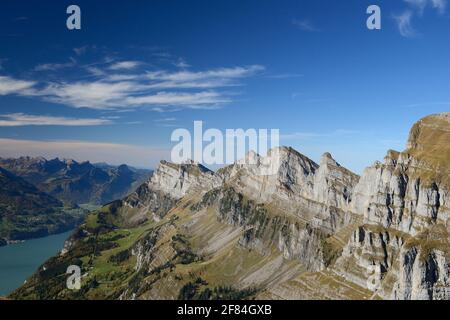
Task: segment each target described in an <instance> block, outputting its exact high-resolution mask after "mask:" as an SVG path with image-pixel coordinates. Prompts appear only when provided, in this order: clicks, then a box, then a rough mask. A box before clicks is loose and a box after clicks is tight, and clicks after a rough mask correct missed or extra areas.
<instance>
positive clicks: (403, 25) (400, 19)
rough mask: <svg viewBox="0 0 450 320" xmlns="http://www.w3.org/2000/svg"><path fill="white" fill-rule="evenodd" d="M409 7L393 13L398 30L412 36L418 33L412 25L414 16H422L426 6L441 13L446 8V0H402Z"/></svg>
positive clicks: (403, 34)
mask: <svg viewBox="0 0 450 320" xmlns="http://www.w3.org/2000/svg"><path fill="white" fill-rule="evenodd" d="M403 1H404V2H405V3H406V4H407V5H408V6H409V8H407V9H405V10H404V11H403V12H402V13H400V14H397V15H394V16H393V17H394V20H395V22H396V24H397V28H398V31H399V32H400V34H401V35H402V36H403V37H406V38H413V37H415V36H417V35H418V33H417V32H416V30H415V29H414V27H413V25H412V20H413V18H414V17H422V16H423V15H424V12H425V10H426V9H427V8H432V9H433V10H435V11H437V12H438V13H439V14H443V13H445V11H446V8H447V0H403Z"/></svg>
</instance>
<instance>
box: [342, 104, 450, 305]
mask: <svg viewBox="0 0 450 320" xmlns="http://www.w3.org/2000/svg"><path fill="white" fill-rule="evenodd" d="M449 141H450V117H449V113H444V114H439V115H433V116H429V117H427V118H424V119H422V120H420V121H419V122H418V123H416V124H415V125H414V126H413V128H412V129H411V133H410V136H409V139H408V147H407V149H406V150H405V151H404V152H396V151H388V153H387V155H386V157H385V159H384V162H383V163H380V162H376V163H375V164H374V165H373V166H371V167H369V168H367V169H366V170H365V171H364V174H363V175H362V177H361V179H360V181H359V183H358V184H357V185H356V187H355V189H354V194H353V200H354V201H353V203H352V205H351V207H350V209H351V210H352V211H353V212H355V213H358V214H361V215H362V216H363V217H364V225H363V226H361V227H359V229H358V230H355V231H354V233H353V235H352V237H351V238H350V240H349V242H348V243H347V245H346V246H345V247H344V249H343V254H342V257H340V258H339V259H338V260H337V262H336V266H335V268H336V270H337V272H338V273H339V274H340V275H342V276H344V277H345V278H346V279H348V280H350V281H353V282H355V283H358V284H359V285H361V286H364V285H365V286H368V281H370V280H369V278H371V280H374V279H375V278H378V279H377V281H378V282H379V286H376V287H374V291H375V292H376V293H377V294H378V295H379V296H381V297H384V298H390V299H449V296H450V278H449V269H448V267H449V262H450V233H449V230H450V223H449V217H450V209H449V207H450V205H449V203H450V196H449V190H450V188H449V187H450V185H449V175H450V172H449V171H450V152H449V150H450V144H449ZM350 264H354V267H351V266H350ZM375 270H377V271H376V272H377V274H376V275H373V274H371V273H373V272H374V271H375ZM369 286H370V285H369Z"/></svg>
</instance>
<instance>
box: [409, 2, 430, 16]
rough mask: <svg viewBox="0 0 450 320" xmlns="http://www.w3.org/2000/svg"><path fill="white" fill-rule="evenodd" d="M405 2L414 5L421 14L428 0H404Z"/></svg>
mask: <svg viewBox="0 0 450 320" xmlns="http://www.w3.org/2000/svg"><path fill="white" fill-rule="evenodd" d="M404 1H405V2H406V3H408V4H409V5H411V6H412V7H414V8H415V9H417V10H418V11H419V13H420V14H423V12H424V10H425V8H426V6H427V5H428V1H429V0H404Z"/></svg>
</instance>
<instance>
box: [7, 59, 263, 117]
mask: <svg viewBox="0 0 450 320" xmlns="http://www.w3.org/2000/svg"><path fill="white" fill-rule="evenodd" d="M143 65H144V64H143V63H138V62H136V63H135V62H132V61H131V60H130V61H121V62H113V61H110V60H108V61H105V62H103V63H102V64H91V65H87V66H84V68H77V69H80V70H85V72H87V73H88V75H90V76H88V77H84V79H83V80H78V81H77V80H75V81H74V80H71V81H69V80H62V81H55V80H51V81H46V82H37V81H26V80H18V79H14V78H12V77H0V95H8V94H16V95H22V96H27V97H34V98H38V99H42V100H45V101H49V102H53V103H58V104H63V105H66V106H70V107H74V108H91V109H98V110H105V109H111V110H112V109H114V110H126V109H133V108H140V107H151V108H153V110H155V111H161V110H166V109H167V108H169V109H171V110H173V109H174V108H180V109H183V108H191V109H193V108H195V109H215V108H218V107H220V106H221V105H223V104H226V103H229V102H231V101H232V99H231V97H230V94H229V93H226V92H224V91H223V90H221V88H224V87H227V86H239V85H242V83H241V81H242V80H243V79H244V78H249V77H251V76H254V75H256V74H257V73H259V72H261V71H263V70H264V67H263V66H260V65H250V66H244V67H242V66H238V67H230V68H217V69H210V70H204V71H187V70H178V71H169V70H164V69H162V70H156V71H147V70H142V69H143V68H141V66H143ZM62 67H64V66H62V65H58V64H48V65H42V66H41V68H40V69H41V70H43V71H45V70H47V71H53V70H55V69H58V68H62ZM135 68H138V69H139V70H134V69H135ZM86 78H87V79H88V80H86Z"/></svg>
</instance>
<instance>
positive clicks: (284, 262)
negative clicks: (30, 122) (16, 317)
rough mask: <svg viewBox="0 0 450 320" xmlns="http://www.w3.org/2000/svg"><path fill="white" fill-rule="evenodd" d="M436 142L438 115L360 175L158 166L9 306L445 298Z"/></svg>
mask: <svg viewBox="0 0 450 320" xmlns="http://www.w3.org/2000/svg"><path fill="white" fill-rule="evenodd" d="M449 141H450V113H444V114H439V115H432V116H429V117H427V118H424V119H422V120H421V121H419V122H418V123H416V124H415V125H414V127H413V128H412V130H411V133H410V137H409V140H408V146H407V149H406V150H404V151H403V152H396V151H392V150H390V151H388V152H387V155H386V157H385V159H384V162H378V161H377V162H375V163H374V164H373V165H372V166H370V167H368V168H367V169H366V170H365V171H364V173H363V174H362V176H361V177H359V176H358V175H356V174H354V173H352V172H350V171H349V170H347V169H345V168H344V167H342V166H341V165H339V164H338V163H337V162H336V161H335V160H334V159H333V158H332V157H331V155H330V154H329V153H325V154H324V155H323V156H322V159H321V161H320V163H319V164H317V163H315V162H314V161H312V160H311V159H309V158H307V157H306V156H304V155H302V154H300V153H299V152H297V151H295V150H293V149H292V148H286V147H281V148H275V149H273V150H271V151H270V152H269V154H268V155H267V156H266V157H260V156H258V155H256V154H255V153H249V154H248V157H253V158H255V159H256V160H257V161H256V163H257V164H256V165H249V164H247V163H246V162H245V161H238V162H237V163H235V164H233V165H230V166H228V167H225V168H223V169H220V170H218V171H217V172H212V171H209V170H207V169H206V168H204V167H202V166H200V165H197V164H195V163H189V164H183V165H177V164H173V163H169V162H165V161H163V162H161V164H160V166H159V167H158V169H157V170H156V171H155V173H154V175H153V176H152V178H151V179H150V180H148V181H147V182H146V183H144V184H142V185H141V186H140V187H139V188H138V189H137V190H136V191H135V192H133V193H132V194H130V195H129V196H127V197H125V198H124V199H122V200H119V201H114V202H112V203H110V204H108V205H107V206H104V207H103V208H102V209H100V210H98V211H96V212H92V213H91V214H89V215H88V217H87V218H86V220H85V223H84V224H83V225H81V226H80V227H79V228H78V231H77V232H76V233H75V234H74V235H73V236H72V237H71V238H70V240H69V241H68V242H67V245H66V247H65V250H64V251H63V252H62V254H61V255H58V256H56V257H54V258H51V259H50V260H48V261H47V262H46V263H45V264H44V266H45V269H40V270H39V271H38V272H37V273H36V274H35V275H34V276H33V277H32V278H30V279H29V280H28V282H27V283H26V284H25V285H24V286H22V287H21V288H19V289H18V290H16V291H15V292H14V293H13V294H12V295H11V297H12V298H27V299H29V298H34V299H80V298H81V299H245V298H257V299H379V298H382V299H444V300H445V299H447V300H448V299H450V205H449V204H450V180H449V177H450V144H449ZM275 159H279V161H274V160H275ZM261 164H269V165H271V166H273V168H272V169H274V171H272V172H275V174H273V175H264V174H263V172H264V171H262V170H261V169H262V167H261ZM70 264H77V265H79V266H80V267H81V268H82V270H83V271H82V272H83V274H86V276H85V277H83V279H82V290H79V291H73V290H67V289H66V287H65V281H66V278H65V277H64V273H65V267H66V266H67V265H70ZM43 270H45V271H43Z"/></svg>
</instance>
